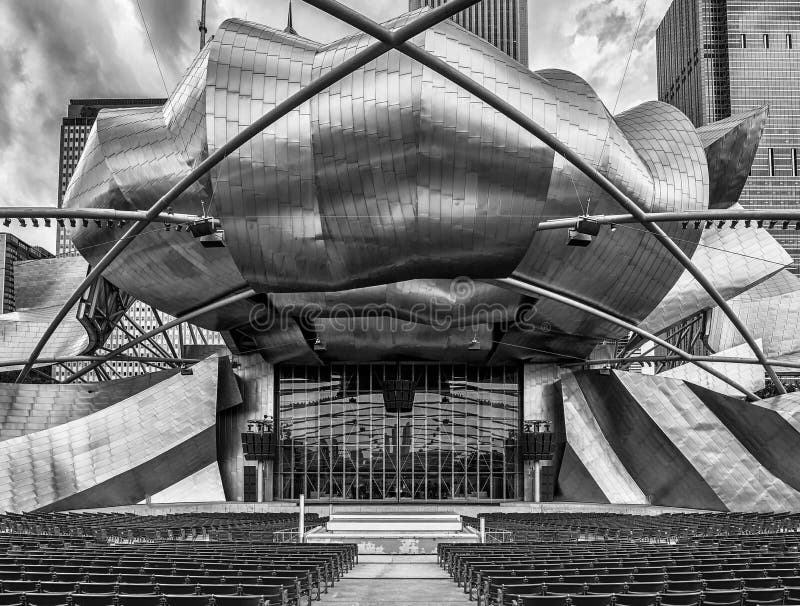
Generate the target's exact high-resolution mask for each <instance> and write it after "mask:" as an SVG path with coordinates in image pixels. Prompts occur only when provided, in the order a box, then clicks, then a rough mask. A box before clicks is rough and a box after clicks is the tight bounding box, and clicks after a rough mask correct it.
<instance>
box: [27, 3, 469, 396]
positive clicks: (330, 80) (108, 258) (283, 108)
mask: <svg viewBox="0 0 800 606" xmlns="http://www.w3.org/2000/svg"><path fill="white" fill-rule="evenodd" d="M479 1H480V0H453V1H452V2H448V3H447V4H443V5H442V6H440V7H438V8H436V9H434V10H432V11H430V12H428V13H426V14H424V15H422V16H421V17H419V18H418V19H415V20H414V21H413V22H411V23H409V24H407V25H404V26H403V27H401V28H398V29H397V30H396V31H394V32H391V33H390V34H389V42H375V43H373V44H371V45H369V46H368V47H367V48H365V49H364V50H362V51H360V52H358V53H356V54H355V55H353V56H352V57H350V58H349V59H347V60H345V61H344V62H342V63H341V64H339V65H338V66H336V67H335V68H334V69H332V70H331V71H329V72H327V73H326V74H324V75H323V76H321V77H319V78H317V79H316V80H314V81H312V82H311V84H309V85H308V86H306V87H304V88H302V89H300V90H299V91H297V92H296V93H294V94H293V95H290V96H289V97H288V98H287V99H285V100H284V101H282V102H281V103H279V104H278V105H276V106H275V107H274V108H273V109H272V110H270V111H269V112H267V113H266V114H264V115H263V116H261V117H260V118H258V119H257V120H255V121H254V122H253V123H252V124H251V125H250V126H248V127H247V128H245V129H244V130H242V131H241V132H240V133H239V134H237V135H236V136H234V137H232V138H231V139H230V140H229V141H227V142H226V143H225V144H224V145H222V146H220V147H219V148H218V149H217V150H216V151H215V152H214V153H212V154H211V155H210V156H208V157H207V158H206V159H205V160H203V161H202V162H201V163H200V164H199V165H198V166H197V167H195V168H194V169H193V170H192V171H191V172H190V173H189V174H188V175H186V176H185V177H184V178H183V179H181V180H180V181H179V182H178V183H176V184H175V185H174V186H173V187H172V188H171V189H170V190H169V191H168V192H167V193H166V194H164V195H163V196H162V197H161V198H160V199H159V200H158V201H157V202H156V203H155V204H153V205H152V206H151V207H150V208H149V209H148V211H147V212H146V214H145V217H144V218H143V219H140V220H138V221H137V222H136V223H134V224H133V225H132V226H131V227H130V228H129V229H128V231H126V232H125V234H124V235H123V236H122V237H121V238H120V239H119V240H118V241H117V242H116V244H114V246H112V247H111V249H110V250H109V251H108V252H107V253H106V254H105V255H104V256H103V258H102V259H101V260H100V261H99V262H98V263H97V265H95V266H94V267H93V268H92V270H91V271H90V272H89V273H88V274H87V276H86V278H85V279H84V281H83V282H82V283H81V284H80V285H79V286H78V288H77V289H76V290H75V291H74V292H73V293H72V295H71V296H70V297H69V299H67V301H66V302H65V303H64V305H63V306H62V308H61V309H60V310H59V312H58V314H56V316H55V318H53V320H52V322H51V323H50V325H49V326H48V327H47V329H46V330H45V331H44V333H43V334H42V336H41V337H40V339H39V341H38V342H37V344H36V346H35V347H34V349H33V351H32V352H31V355H30V357H29V358H28V363H27V364H25V366H24V367H23V368H22V370H20V372H19V375H17V380H16V382H17V383H21V382H22V381H24V380H25V377H27V376H28V373H29V372H30V370H31V368H33V365H34V364H35V363H36V360H37V358H38V357H39V354H40V353H41V352H42V349H44V346H45V345H46V344H47V342H48V341H49V340H50V337H52V335H53V333H54V332H55V329H56V328H57V327H58V325H59V324H60V323H61V322H62V320H63V319H64V318H65V317H66V315H67V313H69V310H70V309H72V306H73V305H75V303H77V302H78V299H80V297H81V294H82V293H83V291H84V290H86V288H87V287H88V286H89V285H90V284H91V283H92V282H93V281H94V280H95V279H96V278H97V277H98V276H100V275H101V274H102V273H103V272H104V271H105V269H106V268H107V267H108V266H109V265H111V263H112V262H113V261H114V259H116V258H117V256H118V255H119V254H120V253H121V252H122V251H123V250H125V248H126V247H127V246H128V244H130V242H131V241H132V239H133V238H135V237H136V236H138V235H139V234H140V233H141V232H142V231H143V230H144V228H145V227H147V225H149V224H150V222H151V221H153V220H155V218H156V217H157V216H158V215H159V214H160V213H161V211H162V210H164V209H165V208H166V207H167V206H169V205H170V204H171V203H172V202H174V201H175V200H176V199H177V198H178V196H180V195H181V194H182V193H183V192H184V191H186V189H188V188H189V186H191V185H192V184H193V183H194V182H195V181H197V180H198V179H199V178H200V177H202V176H203V175H204V174H206V173H207V172H208V171H210V170H211V169H212V168H213V167H214V166H216V165H217V164H219V163H220V162H221V161H222V160H223V159H224V158H225V157H226V156H227V155H228V154H229V153H231V152H233V151H234V150H236V149H238V148H239V147H241V146H242V145H244V144H245V143H246V142H247V141H249V140H250V139H252V138H253V137H255V136H256V135H257V134H258V133H260V132H261V131H262V130H264V129H265V128H267V127H268V126H269V125H271V124H272V123H274V122H276V121H277V120H279V119H280V118H282V117H283V116H285V115H286V114H288V113H289V112H290V111H292V110H293V109H295V108H296V107H297V106H299V105H301V104H303V103H305V102H306V101H308V100H310V99H311V98H312V97H314V96H315V95H317V94H319V93H320V92H322V91H323V90H325V89H326V88H328V87H329V86H331V85H332V84H335V83H336V82H338V81H339V80H341V79H342V78H344V77H345V76H347V75H348V74H350V73H352V72H354V71H355V70H357V69H358V68H359V67H363V66H364V65H366V64H367V63H369V62H370V61H373V60H374V59H377V58H378V57H380V56H381V55H383V54H384V53H386V52H387V51H389V50H390V49H392V48H396V47H398V46H399V45H401V44H403V43H404V42H405V41H406V40H410V39H411V38H413V37H414V36H417V35H419V34H420V33H422V32H424V31H425V30H426V29H428V28H429V27H431V26H433V25H435V24H436V23H438V22H439V21H444V20H445V19H447V18H448V17H451V16H453V15H455V14H456V13H458V12H460V11H462V10H464V9H465V8H468V7H470V6H472V5H473V4H477V3H478V2H479Z"/></svg>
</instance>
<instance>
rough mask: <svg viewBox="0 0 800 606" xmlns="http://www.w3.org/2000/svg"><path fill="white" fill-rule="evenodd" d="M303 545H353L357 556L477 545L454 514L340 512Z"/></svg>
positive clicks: (311, 533)
mask: <svg viewBox="0 0 800 606" xmlns="http://www.w3.org/2000/svg"><path fill="white" fill-rule="evenodd" d="M305 540H306V542H307V543H357V544H358V552H359V553H360V554H368V553H386V554H392V553H394V554H401V553H407V554H415V553H436V546H437V545H438V544H439V543H477V542H478V541H479V536H478V533H477V532H476V531H475V530H473V529H470V528H467V527H464V526H463V524H462V523H461V516H459V515H458V514H456V513H440V512H413V511H409V512H386V513H381V512H368V513H364V512H341V513H334V514H333V515H331V517H330V520H329V521H328V523H327V525H326V526H325V527H318V528H314V529H312V530H310V531H309V532H307V533H306V537H305Z"/></svg>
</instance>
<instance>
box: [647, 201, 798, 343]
mask: <svg viewBox="0 0 800 606" xmlns="http://www.w3.org/2000/svg"><path fill="white" fill-rule="evenodd" d="M734 207H735V208H741V207H740V206H739V205H738V204H737V205H734ZM692 231H694V230H686V231H685V232H683V233H687V234H688V233H691V232H692ZM698 231H699V230H698ZM702 234H703V235H702V237H701V239H700V245H699V246H698V247H697V250H696V251H695V253H694V255H693V256H692V262H694V264H695V265H697V267H698V268H699V269H700V270H701V271H702V272H703V273H704V274H705V275H706V276H708V278H709V279H710V280H711V282H712V284H714V286H716V287H717V289H718V290H719V291H720V293H721V294H722V296H723V297H724V298H725V299H726V300H729V299H731V298H733V297H735V296H736V295H738V294H740V293H742V292H744V291H745V290H747V289H748V288H750V287H752V286H753V285H755V284H757V283H759V282H761V281H763V280H766V279H767V278H769V277H770V276H772V275H774V274H776V273H778V272H779V271H781V270H782V269H783V268H784V267H786V266H788V265H789V264H791V261H792V258H791V256H789V253H787V252H786V250H785V249H784V248H783V247H782V246H781V245H780V244H779V243H778V242H777V241H776V240H775V238H773V237H772V236H771V235H770V234H769V233H767V231H766V230H764V229H747V228H741V227H740V228H732V227H730V225H728V224H726V225H725V226H723V227H721V228H718V227H716V226H713V227H710V228H708V229H703V231H702ZM712 307H716V305H715V304H714V302H713V301H712V299H711V297H710V296H709V295H708V293H706V291H705V290H704V289H703V288H702V287H701V286H700V284H699V283H698V282H697V280H695V279H694V277H693V276H692V275H691V274H690V273H689V272H688V271H684V272H683V273H682V274H681V277H680V278H679V279H678V281H677V282H675V284H674V286H673V287H672V288H671V289H670V291H669V293H668V294H667V295H666V296H665V297H664V298H663V299H662V300H661V302H660V303H659V304H658V305H657V306H656V308H655V309H653V310H652V311H651V312H650V314H649V315H648V316H647V317H646V318H645V319H644V321H642V322H641V323H640V324H639V326H640V327H641V328H644V329H645V330H649V331H650V332H654V333H658V332H660V331H661V330H663V329H664V328H667V327H668V326H671V325H672V324H674V323H676V322H678V321H679V320H682V319H684V318H688V317H689V316H693V315H694V314H696V313H697V312H699V311H701V310H704V309H710V308H712ZM754 336H755V337H758V335H754ZM765 344H766V339H765Z"/></svg>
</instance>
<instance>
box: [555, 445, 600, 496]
mask: <svg viewBox="0 0 800 606" xmlns="http://www.w3.org/2000/svg"><path fill="white" fill-rule="evenodd" d="M556 500H558V501H566V502H568V503H609V502H610V501H609V500H608V497H606V495H605V494H604V493H603V491H602V490H600V487H599V486H598V485H597V482H595V479H594V478H593V477H592V475H591V474H590V473H589V472H588V471H587V469H586V467H584V466H583V463H582V462H581V460H580V459H579V458H578V455H576V454H575V451H574V450H573V449H572V446H570V445H569V444H567V445H566V447H565V448H564V456H563V459H562V461H561V465H560V466H559V469H558V482H557V483H556Z"/></svg>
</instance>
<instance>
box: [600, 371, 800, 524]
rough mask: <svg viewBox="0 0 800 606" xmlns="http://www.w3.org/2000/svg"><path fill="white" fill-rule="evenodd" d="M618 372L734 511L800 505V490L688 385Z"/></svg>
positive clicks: (670, 380)
mask: <svg viewBox="0 0 800 606" xmlns="http://www.w3.org/2000/svg"><path fill="white" fill-rule="evenodd" d="M615 375H616V376H617V377H618V378H619V381H620V382H621V383H622V384H623V385H624V386H625V388H626V389H627V390H628V392H629V393H630V394H631V395H632V397H633V398H635V400H636V401H637V402H638V403H639V406H641V407H642V409H643V410H644V411H646V413H647V414H648V415H649V416H650V417H651V418H652V419H653V422H655V423H656V424H658V426H659V427H660V428H661V430H662V431H663V432H664V433H665V434H666V435H667V437H668V438H669V440H670V441H671V442H672V443H673V444H674V445H675V447H676V448H677V449H679V450H680V452H681V453H683V456H684V457H686V458H687V460H688V461H689V462H690V463H691V465H692V467H693V468H694V469H695V470H696V471H697V472H699V473H700V474H701V476H702V477H703V480H704V481H705V482H706V483H707V484H708V486H709V487H710V488H712V489H713V491H714V492H715V493H716V494H717V495H719V498H720V499H721V500H722V502H723V503H725V506H726V507H727V508H728V509H730V510H733V511H790V510H795V509H798V508H800V492H798V491H797V490H796V489H794V488H792V487H791V486H789V485H788V484H786V483H785V482H783V481H782V480H780V479H778V478H776V477H775V476H774V475H773V474H772V473H770V472H769V470H768V469H766V468H765V467H764V466H763V465H761V463H760V462H759V461H758V460H757V459H756V457H754V456H753V455H752V454H751V453H750V452H749V451H748V450H747V449H746V448H745V446H744V445H742V443H741V442H739V440H737V439H736V437H735V436H734V435H733V434H732V433H731V432H730V430H729V429H728V428H727V427H726V426H725V424H723V423H722V422H721V421H720V419H719V418H718V417H717V416H715V415H714V414H713V413H712V412H711V410H710V409H709V408H708V407H707V406H706V404H705V403H704V402H703V401H702V400H701V399H700V398H698V397H697V395H695V393H694V392H693V391H692V390H691V389H690V388H689V387H687V386H686V385H685V384H684V383H682V382H681V381H677V380H675V379H665V378H662V377H658V376H656V377H651V376H645V375H638V374H635V373H624V372H616V373H615ZM740 405H741V406H742V407H746V406H751V404H750V403H746V402H742V403H741V404H740ZM776 446H777V445H776Z"/></svg>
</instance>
